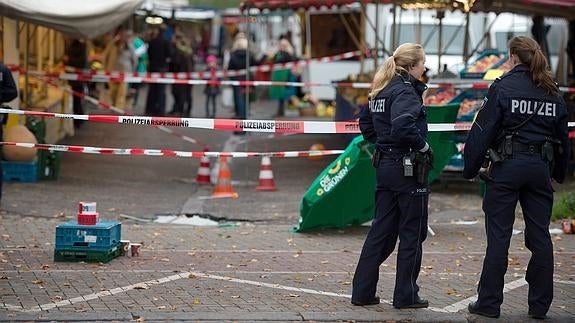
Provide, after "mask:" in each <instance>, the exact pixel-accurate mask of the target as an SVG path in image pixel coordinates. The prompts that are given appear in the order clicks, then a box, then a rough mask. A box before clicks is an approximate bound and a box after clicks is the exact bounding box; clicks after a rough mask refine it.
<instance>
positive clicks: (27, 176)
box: [1, 160, 38, 183]
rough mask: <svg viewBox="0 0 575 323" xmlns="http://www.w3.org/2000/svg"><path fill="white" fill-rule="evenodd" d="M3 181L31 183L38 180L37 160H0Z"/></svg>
mask: <svg viewBox="0 0 575 323" xmlns="http://www.w3.org/2000/svg"><path fill="white" fill-rule="evenodd" d="M1 162H2V179H3V181H4V182H23V183H32V182H36V181H37V180H38V162H36V161H32V162H15V161H8V160H2V161H1Z"/></svg>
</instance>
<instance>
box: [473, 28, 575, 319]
mask: <svg viewBox="0 0 575 323" xmlns="http://www.w3.org/2000/svg"><path fill="white" fill-rule="evenodd" d="M508 46H509V60H510V63H511V65H512V66H513V68H512V69H511V70H510V71H509V72H508V73H506V74H505V75H503V76H502V77H501V78H500V79H498V80H496V81H495V82H494V83H493V84H492V85H491V87H490V88H489V92H488V94H487V97H486V99H485V101H484V104H483V107H482V108H481V109H480V111H479V112H478V114H477V117H476V119H475V121H474V123H473V126H472V127H471V130H470V131H469V135H468V137H467V141H466V143H465V150H464V161H465V167H464V169H463V177H465V178H468V179H471V178H474V177H475V176H477V175H478V174H479V175H480V177H481V178H483V179H484V180H485V181H486V187H487V189H486V192H485V197H484V200H483V211H484V212H485V229H486V231H487V250H486V254H485V259H484V262H483V271H482V273H481V278H480V281H479V286H478V294H479V295H478V299H477V302H472V303H470V304H469V306H468V309H469V312H470V313H473V314H479V315H483V316H487V317H493V318H496V317H499V315H500V306H501V303H502V302H503V284H504V276H505V272H506V271H507V262H508V249H509V241H510V239H511V234H512V231H513V222H514V220H515V207H516V205H517V201H519V203H520V204H521V208H522V210H523V217H524V219H525V226H526V228H525V245H526V246H527V248H528V249H529V250H530V251H531V260H530V261H529V265H528V266H527V275H526V276H525V279H526V280H527V282H528V283H529V294H528V304H529V315H530V316H531V317H533V318H536V319H543V318H545V316H546V314H547V311H548V310H549V306H550V305H551V301H552V299H553V245H552V243H551V237H550V235H549V222H550V217H551V209H552V206H553V188H552V186H551V179H554V180H555V181H557V182H559V183H561V182H563V180H564V178H565V174H566V171H567V163H568V158H569V139H568V134H567V110H566V107H565V101H564V100H563V98H562V97H561V94H560V92H559V89H558V87H557V85H556V83H555V82H554V81H553V79H552V77H551V73H550V71H549V67H548V63H547V60H546V58H545V56H544V54H543V52H542V51H541V49H540V48H539V45H538V44H537V43H536V42H535V41H534V40H533V39H531V38H528V37H514V38H512V39H511V40H510V41H509V44H508ZM486 155H487V156H489V158H488V164H487V163H485V157H486ZM482 166H484V169H483V170H481V168H482ZM480 170H481V172H480Z"/></svg>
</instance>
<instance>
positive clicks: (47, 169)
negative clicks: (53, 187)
mask: <svg viewBox="0 0 575 323" xmlns="http://www.w3.org/2000/svg"><path fill="white" fill-rule="evenodd" d="M26 128H28V130H30V132H32V133H33V134H34V136H35V137H36V140H37V141H38V143H40V144H44V143H46V122H45V121H44V120H43V119H42V118H40V117H35V116H27V117H26ZM60 160H61V152H59V151H50V150H43V149H39V150H38V163H37V170H36V171H37V178H38V179H39V180H43V179H47V180H55V179H58V173H59V172H60Z"/></svg>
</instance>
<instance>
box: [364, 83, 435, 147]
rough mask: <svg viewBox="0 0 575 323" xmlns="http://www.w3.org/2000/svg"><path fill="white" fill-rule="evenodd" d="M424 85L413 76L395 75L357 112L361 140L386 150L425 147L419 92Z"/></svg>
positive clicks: (422, 107)
mask: <svg viewBox="0 0 575 323" xmlns="http://www.w3.org/2000/svg"><path fill="white" fill-rule="evenodd" d="M426 89H427V86H426V85H425V84H424V83H422V82H421V81H419V80H417V79H415V78H414V77H413V76H411V75H409V74H407V73H404V74H400V75H396V76H395V77H394V78H393V79H391V81H390V82H389V84H388V85H387V86H386V87H385V88H383V90H381V91H380V92H379V93H378V94H377V96H376V97H375V98H371V99H370V100H369V104H368V106H367V107H366V108H364V109H363V110H362V111H361V114H360V117H359V128H360V129H361V134H362V135H363V138H365V140H367V141H369V142H371V143H374V144H376V145H377V147H378V148H379V149H381V150H383V151H387V152H408V151H409V150H410V149H411V150H420V149H423V148H424V147H425V143H426V139H427V120H426V110H425V106H424V105H423V99H422V97H421V96H422V94H423V92H424V91H425V90H426Z"/></svg>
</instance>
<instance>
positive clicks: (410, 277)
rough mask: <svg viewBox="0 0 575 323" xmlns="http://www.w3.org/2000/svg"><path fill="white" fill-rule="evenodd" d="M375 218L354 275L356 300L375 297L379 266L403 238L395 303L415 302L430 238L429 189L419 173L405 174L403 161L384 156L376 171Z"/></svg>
mask: <svg viewBox="0 0 575 323" xmlns="http://www.w3.org/2000/svg"><path fill="white" fill-rule="evenodd" d="M376 176H377V187H376V192H375V217H374V219H373V222H372V224H371V229H370V230H369V233H368V234H367V237H366V239H365V242H364V245H363V248H362V250H361V256H360V258H359V262H358V264H357V268H356V270H355V275H354V277H353V291H352V302H365V301H368V300H371V299H373V298H374V297H375V294H376V290H377V282H378V280H379V267H380V265H381V264H382V263H383V262H384V261H385V260H386V259H387V258H388V257H389V256H390V255H391V253H392V252H393V250H394V249H395V245H396V243H397V238H398V237H399V250H398V253H397V270H396V278H395V290H394V293H393V306H396V307H401V306H407V305H411V304H414V303H415V302H416V301H417V299H418V296H419V295H418V292H419V286H417V283H416V280H417V277H418V276H419V270H420V267H421V256H422V249H421V245H422V243H423V241H424V240H425V238H426V237H427V217H428V188H427V187H426V186H425V185H423V186H422V185H419V184H417V180H416V177H415V176H412V177H405V176H404V173H403V165H402V161H401V160H399V159H398V160H391V159H383V160H382V161H381V162H380V165H379V167H378V168H377V170H376Z"/></svg>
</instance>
